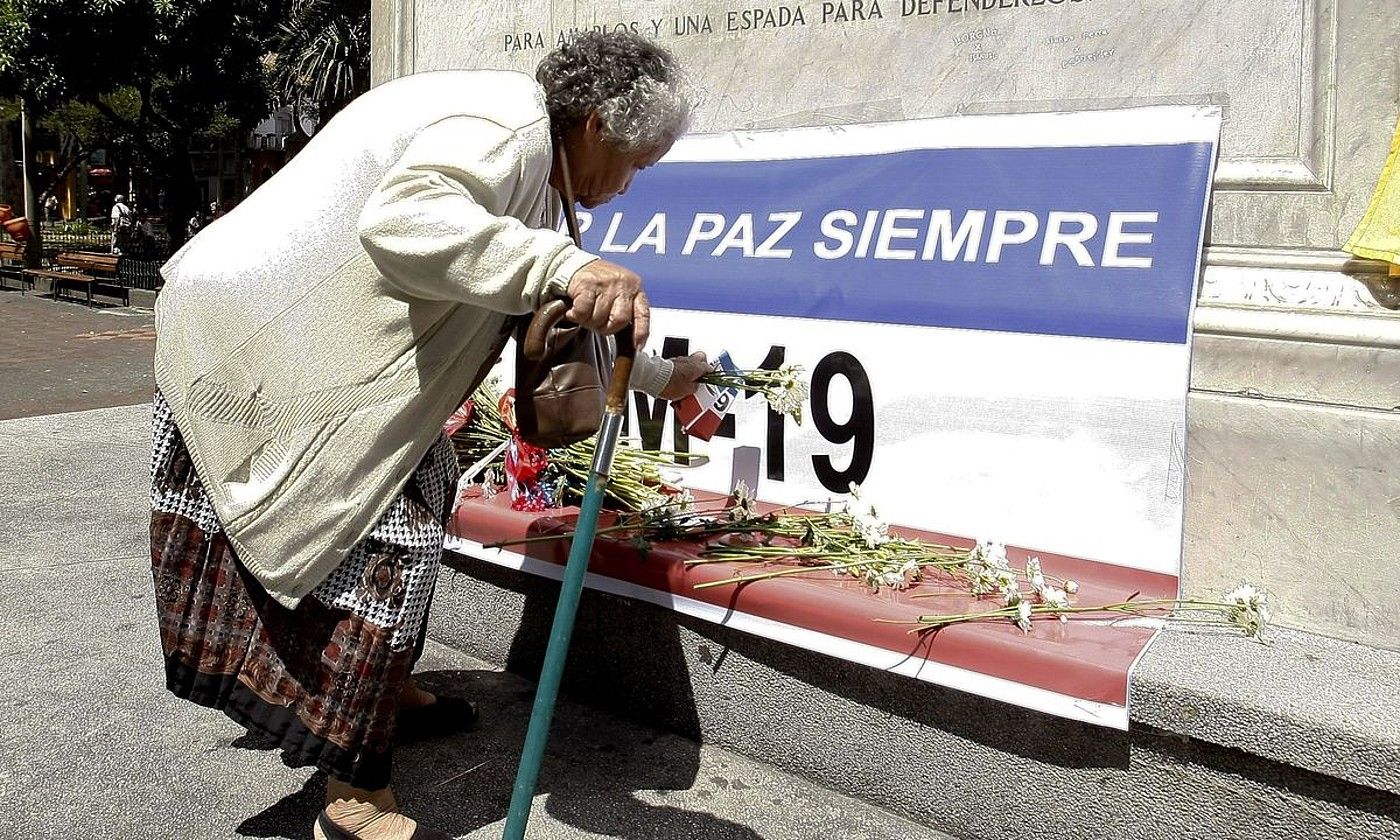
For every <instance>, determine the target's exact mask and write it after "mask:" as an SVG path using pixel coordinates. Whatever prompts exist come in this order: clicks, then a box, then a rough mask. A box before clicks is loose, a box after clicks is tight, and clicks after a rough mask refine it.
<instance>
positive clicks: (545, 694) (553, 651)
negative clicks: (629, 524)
mask: <svg viewBox="0 0 1400 840" xmlns="http://www.w3.org/2000/svg"><path fill="white" fill-rule="evenodd" d="M599 446H600V447H601V446H602V442H601V440H600V442H599ZM607 482H608V479H607V477H606V476H600V475H598V473H597V472H594V473H593V474H592V475H590V476H589V477H588V489H587V490H586V491H584V494H583V507H582V509H581V511H580V513H579V518H578V527H577V530H575V532H574V542H573V546H572V547H571V548H570V549H569V562H568V564H567V565H566V566H565V567H564V583H563V586H562V588H561V589H560V590H559V605H558V606H557V607H556V608H555V610H554V627H553V629H552V630H551V631H550V633H549V647H548V648H547V649H546V651H545V655H544V667H543V668H542V669H541V671H540V682H539V688H538V689H536V691H535V706H534V709H533V710H532V711H531V712H530V728H529V730H528V731H527V733H526V735H525V748H524V750H523V751H522V752H521V754H520V769H519V770H518V771H517V772H516V775H515V788H514V790H512V792H511V797H510V811H509V812H508V814H507V816H506V831H505V835H504V838H505V840H524V837H525V825H526V823H527V822H528V821H529V819H530V803H531V801H532V800H533V799H534V798H535V783H536V782H537V781H538V780H539V775H540V764H541V763H542V762H543V760H544V748H545V743H546V742H547V741H548V740H549V724H550V722H551V721H552V720H553V718H554V701H555V699H556V698H557V697H558V695H559V681H560V679H561V678H562V677H563V675H564V662H565V661H566V660H567V659H568V656H569V637H570V636H571V635H572V634H573V629H574V615H575V613H577V612H578V601H579V595H580V593H581V592H582V590H583V576H584V574H585V573H586V572H587V571H588V556H589V555H590V554H591V553H592V551H593V535H594V533H595V532H596V531H597V528H598V512H599V510H601V508H602V506H603V496H604V495H605V494H606V491H607V486H608V485H607Z"/></svg>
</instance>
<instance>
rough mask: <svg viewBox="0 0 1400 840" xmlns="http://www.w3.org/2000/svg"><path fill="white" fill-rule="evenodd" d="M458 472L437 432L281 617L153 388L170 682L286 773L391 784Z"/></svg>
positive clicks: (156, 570)
mask: <svg viewBox="0 0 1400 840" xmlns="http://www.w3.org/2000/svg"><path fill="white" fill-rule="evenodd" d="M457 474H458V473H457V461H456V458H455V456H454V454H453V451H452V445H451V444H450V443H449V442H448V440H447V439H446V438H439V439H438V441H437V443H436V444H435V445H434V446H433V447H432V449H430V450H429V452H428V454H427V455H426V456H425V457H424V458H423V461H422V462H421V463H420V464H419V465H418V468H417V469H416V470H415V471H414V473H413V476H412V477H411V478H410V479H409V480H408V483H407V485H406V486H405V487H404V489H403V491H402V492H401V493H400V494H399V496H398V497H397V498H396V499H395V500H394V502H393V504H392V505H391V506H390V507H389V509H388V510H387V511H386V512H385V513H384V515H383V517H381V518H380V520H379V521H378V523H376V525H375V527H374V529H373V530H372V531H371V532H370V534H369V535H368V536H367V537H366V538H365V539H363V540H362V541H360V542H359V543H358V544H356V545H355V547H354V548H353V549H352V550H351V552H350V554H349V555H348V556H347V557H346V559H345V561H344V562H342V563H341V565H340V566H338V567H337V568H336V570H335V571H334V572H333V573H332V574H331V575H330V577H328V578H327V579H326V580H325V581H324V582H322V583H321V585H320V586H319V587H317V588H316V589H315V590H314V591H313V592H312V593H311V594H310V595H308V596H307V597H306V598H304V599H302V601H301V603H300V604H298V605H297V607H296V609H287V608H286V607H284V606H282V605H281V604H279V603H277V602H276V601H275V600H273V599H272V598H271V597H270V596H268V594H267V592H266V591H265V590H264V589H263V587H262V586H261V585H260V584H259V583H258V582H257V580H256V579H254V578H253V577H252V576H251V575H250V574H249V573H248V571H247V570H246V569H245V568H243V565H242V564H241V563H240V562H239V561H238V558H237V557H236V556H235V555H234V552H233V549H232V547H231V546H230V545H229V542H228V538H227V537H226V536H225V535H224V532H223V528H222V527H221V526H220V525H219V520H218V517H217V516H216V515H215V513H214V509H213V506H212V505H211V504H210V502H209V497H208V496H207V495H206V494H205V492H204V486H203V484H202V483H201V482H200V478H199V475H198V474H197V473H196V472H195V469H194V465H193V463H192V462H191V460H190V456H189V451H188V450H187V449H186V448H185V443H184V440H183V439H182V438H181V436H180V431H179V430H178V429H177V428H176V427H175V422H174V420H173V418H172V416H171V412H170V407H169V405H168V404H167V403H166V401H165V399H164V398H163V397H162V396H161V395H159V394H157V395H156V399H155V417H154V424H153V434H152V455H151V572H152V575H153V577H154V580H155V596H156V612H157V616H158V617H159V620H160V637H161V645H162V648H163V650H164V654H165V673H166V685H167V687H168V688H169V689H170V690H171V691H172V692H174V693H175V694H176V695H177V696H179V697H183V698H185V699H187V700H191V701H193V702H195V703H199V704H201V705H204V706H210V707H213V708H216V709H220V710H222V711H224V712H225V713H226V714H227V715H228V716H229V717H231V718H233V719H234V720H235V721H237V722H238V723H239V724H241V725H243V726H245V727H247V728H248V730H249V731H250V732H252V733H254V734H256V735H258V736H260V737H261V738H262V739H263V740H266V741H269V742H271V743H275V744H277V745H278V746H280V748H281V750H282V760H283V761H284V762H285V763H286V764H287V765H288V766H291V767H306V766H314V767H317V768H319V769H321V770H322V771H324V772H326V773H327V774H329V775H330V776H332V777H334V778H336V779H339V780H341V781H344V782H347V783H349V784H351V785H354V786H356V787H361V788H368V789H376V788H381V787H384V786H385V785H387V784H388V783H389V773H390V764H391V760H392V750H391V742H392V739H393V735H394V722H395V717H396V715H397V712H398V703H399V693H400V691H401V690H402V689H403V685H404V682H405V681H406V680H407V679H408V677H409V674H410V673H411V672H412V670H413V665H414V663H415V662H416V661H417V659H418V656H419V655H420V654H421V653H422V650H423V637H424V628H425V626H426V623H427V614H428V606H429V604H430V603H431V601H432V596H433V587H434V585H435V584H436V582H437V577H438V569H439V564H440V562H441V558H442V541H443V535H444V526H445V523H446V521H447V517H448V515H449V514H450V513H451V504H452V500H453V495H454V492H455V488H456V483H457Z"/></svg>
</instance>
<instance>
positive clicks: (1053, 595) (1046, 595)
mask: <svg viewBox="0 0 1400 840" xmlns="http://www.w3.org/2000/svg"><path fill="white" fill-rule="evenodd" d="M1036 594H1037V595H1039V596H1040V603H1042V604H1045V605H1046V606H1048V607H1053V608H1055V609H1057V610H1062V609H1065V608H1066V607H1068V606H1069V595H1068V594H1066V593H1065V591H1064V590H1063V589H1056V588H1055V587H1053V586H1047V587H1045V588H1044V589H1041V590H1039V591H1038V592H1037V593H1036ZM1062 617H1063V616H1062Z"/></svg>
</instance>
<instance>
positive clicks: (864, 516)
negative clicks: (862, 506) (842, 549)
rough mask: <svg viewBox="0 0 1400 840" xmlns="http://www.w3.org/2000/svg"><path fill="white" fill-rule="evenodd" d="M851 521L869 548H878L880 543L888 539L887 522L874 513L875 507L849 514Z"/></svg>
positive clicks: (888, 529) (888, 528) (888, 527)
mask: <svg viewBox="0 0 1400 840" xmlns="http://www.w3.org/2000/svg"><path fill="white" fill-rule="evenodd" d="M851 522H852V523H853V524H854V525H855V529H856V533H858V534H860V536H861V539H863V540H865V544H866V545H867V546H869V547H870V548H878V547H879V546H880V545H881V544H882V543H887V542H889V540H890V526H889V523H887V522H885V521H884V520H882V519H880V517H878V516H876V515H875V508H873V507H872V508H867V509H866V510H865V511H864V512H862V513H854V514H852V515H851Z"/></svg>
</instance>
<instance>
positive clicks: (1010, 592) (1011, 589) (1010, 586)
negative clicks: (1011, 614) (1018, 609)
mask: <svg viewBox="0 0 1400 840" xmlns="http://www.w3.org/2000/svg"><path fill="white" fill-rule="evenodd" d="M997 591H998V592H1000V593H1001V602H1002V603H1003V604H1005V605H1007V606H1008V607H1011V606H1015V605H1016V604H1020V603H1022V602H1023V601H1025V599H1026V596H1025V595H1023V594H1022V593H1021V587H1019V586H1017V585H1016V582H1015V581H1011V582H1010V583H1002V584H1000V585H999V586H998V587H997Z"/></svg>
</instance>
